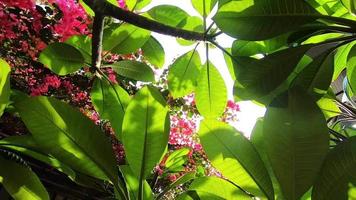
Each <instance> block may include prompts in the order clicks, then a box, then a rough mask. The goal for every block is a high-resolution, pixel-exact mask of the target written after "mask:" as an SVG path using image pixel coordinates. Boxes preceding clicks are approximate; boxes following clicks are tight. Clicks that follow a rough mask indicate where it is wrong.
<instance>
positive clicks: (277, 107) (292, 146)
mask: <svg viewBox="0 0 356 200" xmlns="http://www.w3.org/2000/svg"><path fill="white" fill-rule="evenodd" d="M276 124H278V126H277V125H276ZM263 138H264V141H265V143H264V144H265V147H266V151H267V155H268V158H269V160H270V163H271V165H272V168H273V171H274V174H275V176H276V178H277V180H278V182H279V183H280V187H281V191H282V193H283V196H284V197H285V199H287V200H289V199H291V200H292V199H299V198H300V197H301V196H302V195H303V194H304V193H305V192H306V191H308V190H309V188H310V187H311V186H312V184H313V183H314V181H315V178H316V177H317V174H318V171H319V169H320V167H321V164H322V162H323V159H324V157H325V155H326V154H327V152H328V148H329V135H328V128H327V126H326V121H325V119H324V116H323V114H322V113H321V112H320V110H319V108H318V106H317V105H316V104H315V103H314V100H313V99H312V97H310V96H308V95H307V94H306V93H305V92H302V91H301V90H298V89H291V90H289V92H286V93H283V94H282V95H280V96H278V97H277V98H276V99H275V100H274V101H273V102H272V103H271V104H270V105H269V106H268V108H267V112H266V114H265V117H264V124H263Z"/></svg>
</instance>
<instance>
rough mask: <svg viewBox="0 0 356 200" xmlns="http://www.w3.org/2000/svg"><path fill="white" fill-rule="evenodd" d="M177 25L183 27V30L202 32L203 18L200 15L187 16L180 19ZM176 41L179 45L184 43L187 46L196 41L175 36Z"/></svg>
mask: <svg viewBox="0 0 356 200" xmlns="http://www.w3.org/2000/svg"><path fill="white" fill-rule="evenodd" d="M177 27H178V28H181V29H184V30H189V31H195V32H200V33H204V27H203V20H202V19H201V18H200V17H197V16H193V17H188V18H186V19H184V20H182V21H181V22H180V23H179V24H178V25H177ZM177 42H178V43H179V44H180V45H184V46H189V45H192V44H195V43H196V41H191V40H185V39H182V38H177Z"/></svg>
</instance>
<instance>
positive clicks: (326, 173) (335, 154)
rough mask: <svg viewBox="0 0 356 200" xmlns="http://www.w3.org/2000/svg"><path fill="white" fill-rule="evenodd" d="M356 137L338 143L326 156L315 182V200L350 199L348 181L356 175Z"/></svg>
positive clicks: (313, 196)
mask: <svg viewBox="0 0 356 200" xmlns="http://www.w3.org/2000/svg"><path fill="white" fill-rule="evenodd" d="M355 167H356V137H351V138H349V139H348V140H347V141H345V142H343V143H340V144H338V145H337V146H336V147H335V148H334V149H332V150H330V152H329V153H328V155H327V156H326V158H325V160H324V163H323V166H322V168H321V171H320V174H319V176H318V178H317V180H316V182H315V184H314V187H313V192H312V198H313V200H314V199H315V200H322V199H324V200H327V199H340V200H344V199H345V200H346V199H349V198H348V195H347V192H348V183H349V182H350V181H351V178H355V177H356V173H355Z"/></svg>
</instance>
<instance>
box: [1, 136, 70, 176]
mask: <svg viewBox="0 0 356 200" xmlns="http://www.w3.org/2000/svg"><path fill="white" fill-rule="evenodd" d="M38 146H39V145H37V144H36V141H35V140H34V139H33V137H32V136H31V135H24V136H11V137H7V138H4V139H2V140H0V147H2V148H7V149H11V150H14V151H17V152H20V153H22V154H25V155H27V156H30V157H32V158H34V159H37V160H39V161H42V162H44V163H46V164H48V165H50V166H52V167H54V168H56V169H57V170H58V171H61V172H63V173H65V174H67V175H68V176H69V177H70V178H71V179H72V180H74V179H75V178H76V174H75V172H74V171H73V170H72V169H71V168H70V167H68V166H67V165H65V164H63V163H61V162H60V161H59V160H57V159H55V158H53V157H52V156H51V155H48V154H46V153H43V150H42V149H40V148H39V147H38Z"/></svg>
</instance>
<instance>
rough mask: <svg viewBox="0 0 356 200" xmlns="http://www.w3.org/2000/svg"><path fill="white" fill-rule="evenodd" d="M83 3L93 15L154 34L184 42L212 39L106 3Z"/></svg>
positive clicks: (98, 0)
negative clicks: (168, 36)
mask: <svg viewBox="0 0 356 200" xmlns="http://www.w3.org/2000/svg"><path fill="white" fill-rule="evenodd" d="M84 2H85V3H86V4H87V5H88V6H89V7H90V8H91V9H93V10H94V12H95V13H101V14H102V15H104V16H110V17H114V18H116V19H119V20H122V21H124V22H127V23H130V24H132V25H135V26H137V27H140V28H143V29H147V30H150V31H153V32H156V33H161V34H164V35H170V36H174V37H179V38H183V39H186V40H197V41H205V40H209V39H211V38H212V36H211V35H208V36H207V37H205V36H204V33H199V32H195V31H188V30H184V29H180V28H176V27H173V26H169V25H166V24H162V23H160V22H157V21H154V20H152V19H149V18H147V17H144V16H141V15H138V14H136V13H133V12H131V11H127V10H124V9H121V8H119V7H117V6H114V5H112V4H110V3H108V2H107V1H102V0H84Z"/></svg>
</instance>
